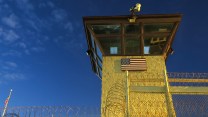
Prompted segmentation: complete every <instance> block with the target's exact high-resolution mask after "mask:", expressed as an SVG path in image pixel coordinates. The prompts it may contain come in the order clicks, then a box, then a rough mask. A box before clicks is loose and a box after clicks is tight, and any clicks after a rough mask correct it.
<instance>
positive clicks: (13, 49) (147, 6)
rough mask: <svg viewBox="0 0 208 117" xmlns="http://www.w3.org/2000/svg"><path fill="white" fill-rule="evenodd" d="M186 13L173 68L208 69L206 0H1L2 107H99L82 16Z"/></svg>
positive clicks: (169, 62) (98, 89)
mask: <svg viewBox="0 0 208 117" xmlns="http://www.w3.org/2000/svg"><path fill="white" fill-rule="evenodd" d="M137 2H139V3H141V4H142V7H141V12H140V14H167V13H168V14H169V13H172V14H173V13H182V14H183V17H182V22H181V24H180V25H179V29H178V31H177V33H176V36H175V40H174V42H173V49H174V51H175V53H174V54H173V55H171V56H169V58H168V60H167V69H168V72H207V71H208V52H207V50H208V30H207V27H208V23H207V21H208V13H207V8H208V7H207V6H208V1H206V0H197V1H196V0H172V1H167V0H157V1H156V0H140V1H136V0H134V1H133V0H132V1H130V0H123V1H121V0H0V106H1V107H3V105H4V100H5V99H6V98H7V96H8V94H9V90H10V89H11V88H12V89H13V94H12V97H11V100H10V103H9V106H35V105H37V106H43V105H71V106H97V107H99V105H100V99H101V80H100V79H99V78H98V77H97V76H96V75H95V74H94V73H93V72H92V70H91V65H90V60H89V57H88V56H87V55H86V53H85V52H86V50H87V42H86V38H85V32H84V27H83V22H82V17H83V16H108V15H129V14H130V12H129V8H130V7H132V6H134V5H135V4H136V3H137Z"/></svg>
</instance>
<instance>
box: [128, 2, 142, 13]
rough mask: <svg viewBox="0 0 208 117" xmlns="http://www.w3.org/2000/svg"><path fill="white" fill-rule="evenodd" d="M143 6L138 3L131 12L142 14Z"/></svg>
mask: <svg viewBox="0 0 208 117" xmlns="http://www.w3.org/2000/svg"><path fill="white" fill-rule="evenodd" d="M141 6H142V5H141V4H140V3H137V4H136V5H135V6H133V7H131V8H130V11H131V12H140V10H141Z"/></svg>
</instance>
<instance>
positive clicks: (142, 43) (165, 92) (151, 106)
mask: <svg viewBox="0 0 208 117" xmlns="http://www.w3.org/2000/svg"><path fill="white" fill-rule="evenodd" d="M83 21H84V27H85V32H86V37H87V42H88V50H87V54H88V55H89V56H90V60H91V64H92V70H93V71H94V72H95V73H96V74H97V76H98V77H99V78H100V79H102V98H101V116H102V117H138V116H142V117H143V116H148V117H150V116H151V117H152V116H158V117H167V116H171V117H174V116H176V115H175V110H174V107H173V103H172V96H171V94H170V91H169V83H168V77H167V75H166V65H165V61H166V59H167V57H168V55H169V54H171V53H172V52H173V50H172V48H171V45H172V42H173V40H174V36H175V34H176V31H177V28H178V26H179V23H180V21H181V14H161V15H135V14H134V12H132V15H129V16H100V17H99V16H95V17H84V18H83ZM161 90H162V91H161Z"/></svg>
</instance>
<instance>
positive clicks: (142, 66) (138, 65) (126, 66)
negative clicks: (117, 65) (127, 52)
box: [121, 58, 147, 71]
mask: <svg viewBox="0 0 208 117" xmlns="http://www.w3.org/2000/svg"><path fill="white" fill-rule="evenodd" d="M121 70H122V71H126V70H132V71H145V70H147V64H146V59H145V58H123V59H121Z"/></svg>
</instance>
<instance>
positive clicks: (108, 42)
mask: <svg viewBox="0 0 208 117" xmlns="http://www.w3.org/2000/svg"><path fill="white" fill-rule="evenodd" d="M99 41H100V44H101V46H102V49H103V50H104V52H105V54H106V55H110V54H111V55H114V54H115V55H116V54H121V38H120V37H103V38H99Z"/></svg>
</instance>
